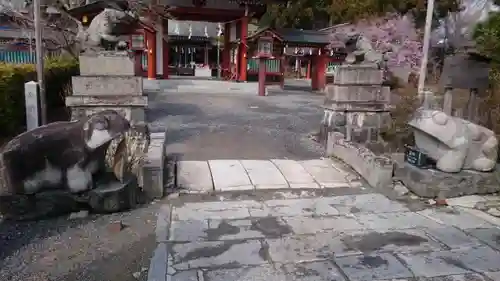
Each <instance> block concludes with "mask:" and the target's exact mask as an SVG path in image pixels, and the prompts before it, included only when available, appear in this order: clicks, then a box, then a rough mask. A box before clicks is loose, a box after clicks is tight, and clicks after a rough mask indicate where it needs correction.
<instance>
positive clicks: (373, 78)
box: [320, 65, 393, 188]
mask: <svg viewBox="0 0 500 281" xmlns="http://www.w3.org/2000/svg"><path fill="white" fill-rule="evenodd" d="M382 82H383V72H382V70H379V69H378V67H377V66H375V65H347V66H339V67H338V68H337V69H336V70H335V77H334V83H333V85H329V86H327V92H326V99H325V104H324V118H323V121H322V123H321V133H320V135H321V136H320V138H321V140H322V142H323V143H324V144H325V145H326V150H327V155H328V156H334V157H337V158H339V159H340V160H342V161H344V162H345V163H346V164H348V165H350V166H351V167H352V168H353V169H354V170H356V171H357V172H358V173H359V174H360V175H361V176H362V177H363V178H364V179H365V180H366V181H367V182H368V183H369V184H370V185H371V186H373V187H376V188H384V187H387V186H389V185H391V184H392V171H393V163H392V160H391V159H390V158H388V157H385V156H381V155H380V154H381V153H383V151H384V142H383V140H382V138H381V136H380V131H381V129H384V128H386V127H388V126H390V125H391V115H390V111H389V110H390V90H389V87H385V86H382Z"/></svg>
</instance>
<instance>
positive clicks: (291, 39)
mask: <svg viewBox="0 0 500 281" xmlns="http://www.w3.org/2000/svg"><path fill="white" fill-rule="evenodd" d="M265 31H271V32H272V33H274V34H276V35H277V36H279V37H280V38H281V39H282V40H283V41H284V42H286V43H296V44H312V45H328V44H330V43H331V34H330V33H329V32H324V31H318V30H302V29H292V28H271V27H263V28H260V29H258V30H256V31H255V32H254V33H253V34H252V36H251V38H257V37H258V35H259V34H260V33H262V32H265Z"/></svg>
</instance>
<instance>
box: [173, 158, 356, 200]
mask: <svg viewBox="0 0 500 281" xmlns="http://www.w3.org/2000/svg"><path fill="white" fill-rule="evenodd" d="M177 166H178V169H177V175H176V176H177V187H178V188H179V190H180V191H181V192H184V193H210V192H212V191H217V192H225V191H245V190H255V189H257V190H262V189H319V188H338V187H360V186H361V185H362V183H361V182H360V181H359V176H358V175H357V174H355V173H353V172H349V171H347V170H346V169H345V168H344V167H343V165H342V164H341V163H338V162H336V161H334V160H331V159H314V160H306V161H295V160H287V159H273V160H209V161H179V162H178V163H177Z"/></svg>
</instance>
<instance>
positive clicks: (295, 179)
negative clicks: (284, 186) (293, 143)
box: [271, 159, 317, 186]
mask: <svg viewBox="0 0 500 281" xmlns="http://www.w3.org/2000/svg"><path fill="white" fill-rule="evenodd" d="M271 162H272V163H274V165H276V167H277V168H278V169H279V170H280V171H281V173H282V174H283V175H284V176H285V178H286V180H287V181H288V182H289V183H290V185H294V186H299V185H312V186H317V183H316V182H315V181H314V178H313V177H312V176H311V174H309V173H308V172H307V171H306V169H304V167H303V166H302V165H301V164H300V163H299V162H297V161H294V160H287V159H273V160H271Z"/></svg>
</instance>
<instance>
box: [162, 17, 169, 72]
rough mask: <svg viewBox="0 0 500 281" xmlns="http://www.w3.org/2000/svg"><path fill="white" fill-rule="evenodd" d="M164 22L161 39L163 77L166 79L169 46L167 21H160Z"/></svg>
mask: <svg viewBox="0 0 500 281" xmlns="http://www.w3.org/2000/svg"><path fill="white" fill-rule="evenodd" d="M162 22H163V24H164V28H163V30H164V32H163V34H162V38H163V39H162V40H163V79H168V74H169V73H168V70H169V67H168V64H169V50H170V46H169V45H168V21H167V20H165V21H162ZM165 30H166V32H165Z"/></svg>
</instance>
